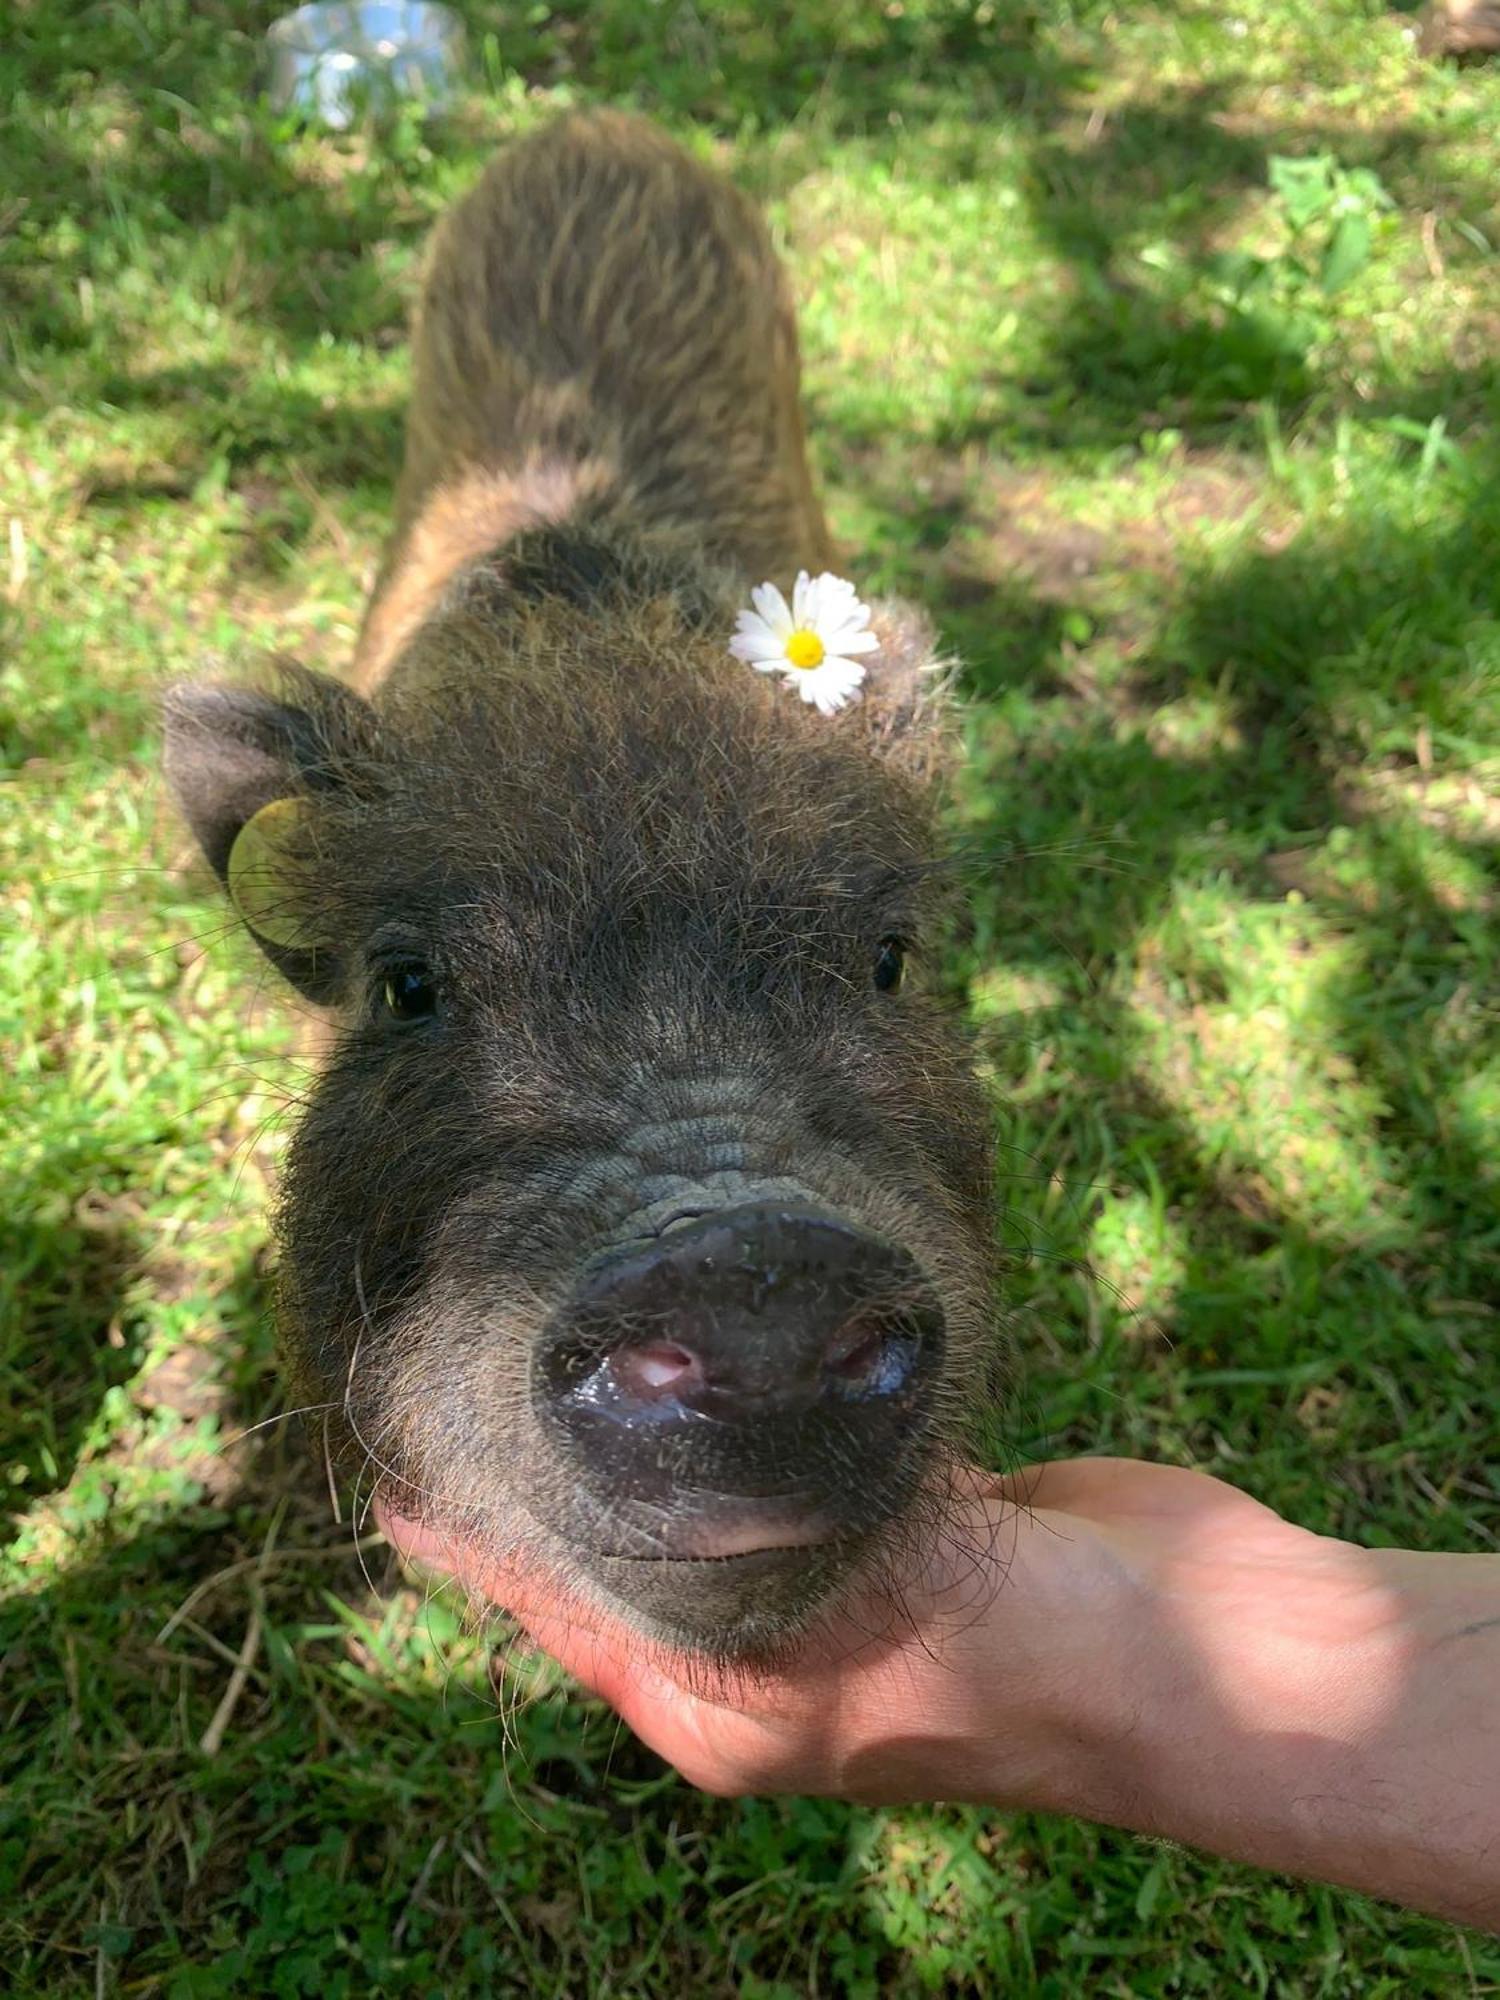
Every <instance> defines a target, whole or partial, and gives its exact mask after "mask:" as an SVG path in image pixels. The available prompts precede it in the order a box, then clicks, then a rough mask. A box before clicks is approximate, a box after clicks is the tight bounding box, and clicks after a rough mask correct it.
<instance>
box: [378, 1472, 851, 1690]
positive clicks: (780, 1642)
mask: <svg viewBox="0 0 1500 2000" xmlns="http://www.w3.org/2000/svg"><path fill="white" fill-rule="evenodd" d="M376 1514H377V1519H378V1521H379V1523H380V1527H381V1529H382V1532H383V1533H384V1534H385V1535H386V1537H387V1539H388V1540H389V1541H391V1542H392V1543H393V1544H394V1545H395V1547H396V1548H397V1550H398V1551H399V1553H400V1554H401V1555H402V1557H403V1558H404V1559H405V1560H407V1561H410V1562H415V1563H417V1564H420V1565H422V1566H424V1567H426V1568H430V1569H435V1570H440V1571H442V1572H444V1573H445V1574H447V1575H451V1576H453V1577H455V1578H456V1579H457V1580H458V1581H459V1583H460V1584H462V1585H463V1586H464V1588H466V1589H467V1590H468V1591H470V1592H471V1593H472V1594H473V1595H475V1596H478V1597H484V1598H488V1599H490V1600H491V1601H492V1602H494V1603H495V1604H496V1605H497V1606H498V1607H499V1608H500V1609H503V1610H511V1611H515V1612H517V1613H518V1614H519V1615H520V1616H521V1617H522V1619H523V1622H524V1621H525V1619H526V1617H527V1614H528V1612H529V1611H530V1610H531V1609H532V1608H533V1607H536V1608H539V1609H543V1610H551V1609H554V1608H555V1606H556V1604H557V1603H560V1602H564V1601H568V1600H571V1601H573V1602H574V1603H580V1604H582V1605H584V1606H592V1607H593V1611H594V1614H595V1615H596V1616H598V1617H599V1618H600V1620H601V1621H607V1622H609V1623H614V1624H618V1625H620V1626H623V1627H625V1628H628V1629H629V1630H631V1631H633V1632H635V1633H637V1634H639V1635H641V1636H642V1637H644V1638H646V1639H649V1640H652V1641H655V1642H658V1643H661V1644H664V1645H666V1646H667V1647H669V1648H671V1649H672V1650H673V1651H675V1652H679V1653H685V1654H690V1655H695V1656H697V1657H699V1658H701V1659H704V1660H707V1661H717V1662H723V1663H726V1664H736V1665H754V1664H755V1663H757V1662H768V1663H769V1662H770V1661H772V1660H781V1659H785V1658H786V1657H788V1656H789V1655H790V1654H791V1653H793V1652H795V1650H796V1648H797V1646H798V1644H799V1643H800V1642H801V1640H802V1639H803V1638H804V1637H805V1636H806V1635H807V1634H808V1633H809V1632H810V1630H811V1629H812V1628H813V1626H814V1625H815V1624H816V1623H817V1622H818V1618H819V1614H820V1613H821V1612H822V1611H823V1610H824V1609H825V1608H827V1607H828V1606H829V1604H830V1603H831V1601H832V1600H833V1599H834V1598H835V1597H837V1596H838V1595H839V1594H840V1587H841V1586H842V1585H843V1584H845V1583H847V1581H848V1580H849V1578H850V1576H851V1573H852V1572H853V1571H854V1570H855V1569H857V1568H858V1567H859V1565H860V1557H861V1554H862V1550H861V1547H860V1546H859V1544H857V1543H855V1542H851V1540H850V1539H849V1537H848V1536H847V1534H846V1535H835V1534H832V1533H821V1532H820V1530H821V1529H822V1527H823V1525H824V1524H823V1523H821V1522H820V1521H819V1519H818V1518H817V1517H816V1516H809V1515H808V1514H806V1513H798V1514H795V1515H793V1514H790V1513H786V1514H777V1513H775V1512H773V1511H770V1510H767V1509H765V1508H764V1507H756V1508H755V1509H754V1510H753V1511H748V1512H747V1511H744V1510H739V1511H738V1512H731V1511H725V1512H724V1513H723V1514H722V1515H720V1516H718V1517H717V1518H711V1519H705V1518H703V1517H701V1516H700V1517H698V1518H695V1519H694V1521H693V1522H692V1523H691V1524H690V1525H685V1526H684V1527H683V1529H682V1530H681V1532H680V1533H679V1534H677V1535H674V1536H673V1537H672V1538H671V1539H670V1541H669V1542H666V1543H665V1545H660V1546H658V1547H656V1548H654V1549H652V1550H649V1551H648V1550H646V1549H644V1548H643V1547H641V1546H640V1545H639V1544H638V1543H636V1544H634V1545H627V1544H625V1543H621V1544H619V1545H614V1546H612V1545H610V1544H609V1543H608V1542H606V1541H602V1540H601V1541H598V1542H590V1543H588V1544H584V1543H581V1542H579V1541H576V1540H574V1539H572V1538H571V1537H567V1536H563V1535H560V1534H558V1533H557V1531H556V1530H555V1529H552V1528H549V1527H547V1526H544V1525H543V1524H542V1523H541V1522H539V1521H537V1520H535V1519H534V1518H532V1517H530V1516H526V1517H525V1519H524V1525H523V1524H521V1523H519V1522H518V1523H517V1528H518V1532H516V1533H515V1534H514V1536H513V1538H512V1539H510V1543H509V1552H508V1553H507V1555H506V1557H505V1558H504V1560H503V1561H502V1562H499V1563H497V1562H496V1561H495V1560H494V1558H493V1557H492V1556H491V1555H490V1554H489V1553H488V1552H487V1550H486V1549H485V1548H484V1547H483V1545H482V1543H481V1542H480V1541H479V1540H477V1539H476V1540H473V1541H470V1540H469V1539H468V1538H467V1537H466V1536H464V1535H462V1534H454V1533H453V1532H451V1531H445V1530H443V1529H442V1528H440V1527H436V1526H432V1525H424V1524H422V1523H419V1522H417V1521H415V1520H413V1519H411V1518H410V1517H408V1516H405V1515H402V1514H399V1513H397V1512H395V1511H394V1510H393V1509H392V1508H391V1507H390V1506H389V1505H388V1504H382V1503H377V1508H376Z"/></svg>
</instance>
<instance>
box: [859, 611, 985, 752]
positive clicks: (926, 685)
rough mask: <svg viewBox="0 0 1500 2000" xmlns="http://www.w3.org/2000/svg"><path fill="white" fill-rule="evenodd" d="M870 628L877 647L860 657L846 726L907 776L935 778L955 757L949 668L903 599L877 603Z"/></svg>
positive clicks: (926, 625) (923, 620)
mask: <svg viewBox="0 0 1500 2000" xmlns="http://www.w3.org/2000/svg"><path fill="white" fill-rule="evenodd" d="M870 623H871V626H872V627H873V629H874V632H875V634H876V637H877V638H878V639H879V640H880V648H879V651H878V652H874V653H870V654H867V655H866V657H865V660H864V667H865V678H864V684H863V686H862V687H861V688H860V691H859V701H858V703H857V704H855V705H854V706H852V707H851V708H850V709H848V710H847V711H846V713H847V715H848V716H849V722H850V726H851V728H853V729H857V730H863V731H864V732H865V734H866V735H867V736H868V738H869V740H870V747H871V748H872V749H873V750H874V751H876V753H877V754H878V755H880V756H882V757H886V758H888V759H889V760H890V761H891V762H892V763H893V764H898V765H899V766H900V767H901V769H902V770H904V771H906V772H908V773H909V774H910V775H911V776H912V777H915V778H919V779H930V778H935V777H937V776H939V775H940V774H941V773H942V772H943V771H945V770H946V769H947V768H948V767H949V766H950V765H951V763H952V762H953V759H954V757H955V755H956V752H957V740H958V731H957V724H956V717H955V713H954V708H953V703H952V700H951V697H950V684H951V681H952V666H951V663H949V662H947V661H945V660H944V658H943V655H942V653H941V650H940V649H939V646H938V641H937V634H936V633H935V632H934V631H933V628H932V625H931V623H930V622H929V620H928V619H927V617H926V615H925V614H924V613H923V612H921V611H919V610H918V609H917V608H916V606H915V605H914V604H908V603H906V602H905V601H904V600H903V599H902V598H899V597H883V598H878V599H876V601H875V602H874V604H872V605H871V607H870Z"/></svg>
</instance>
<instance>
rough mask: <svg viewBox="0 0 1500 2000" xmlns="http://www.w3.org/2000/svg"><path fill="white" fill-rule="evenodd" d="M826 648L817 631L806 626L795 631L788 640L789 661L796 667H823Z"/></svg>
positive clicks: (787, 655)
mask: <svg viewBox="0 0 1500 2000" xmlns="http://www.w3.org/2000/svg"><path fill="white" fill-rule="evenodd" d="M824 650H825V649H824V645H823V641H822V640H821V639H820V638H819V637H818V635H817V633H816V632H809V631H807V630H806V629H805V628H804V630H802V631H800V632H793V633H792V635H791V637H790V638H789V639H788V640H787V642H786V657H787V661H788V664H789V665H791V666H794V667H802V668H804V669H808V668H811V667H821V666H822V664H823V653H824Z"/></svg>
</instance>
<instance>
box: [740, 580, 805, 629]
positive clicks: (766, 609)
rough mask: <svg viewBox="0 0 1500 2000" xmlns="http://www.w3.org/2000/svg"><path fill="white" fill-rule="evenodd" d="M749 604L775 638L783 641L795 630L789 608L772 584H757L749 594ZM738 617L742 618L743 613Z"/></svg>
mask: <svg viewBox="0 0 1500 2000" xmlns="http://www.w3.org/2000/svg"><path fill="white" fill-rule="evenodd" d="M750 602H751V603H752V604H753V605H754V606H755V608H756V610H757V611H758V612H759V613H760V615H761V617H762V619H763V620H764V621H765V623H766V625H767V627H768V628H769V629H770V630H771V631H772V632H774V633H775V634H776V636H777V638H779V639H784V638H785V637H786V636H787V634H788V633H789V632H791V631H793V630H794V629H795V627H794V625H793V621H792V613H791V608H790V606H789V605H788V604H787V601H786V599H785V598H784V597H783V596H782V594H781V592H780V591H779V590H778V589H777V588H776V586H775V584H774V583H758V584H757V585H756V586H755V588H754V590H752V591H751V593H750ZM740 616H741V617H742V618H743V617H744V616H745V613H744V612H743V611H742V612H741V613H740Z"/></svg>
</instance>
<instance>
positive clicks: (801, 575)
mask: <svg viewBox="0 0 1500 2000" xmlns="http://www.w3.org/2000/svg"><path fill="white" fill-rule="evenodd" d="M815 603H816V591H815V587H814V584H813V581H812V578H811V577H810V576H809V575H808V573H807V571H806V570H805V569H799V570H798V572H797V581H796V583H795V584H794V585H793V586H792V624H793V626H794V627H795V629H796V630H797V631H799V632H800V631H801V630H802V629H803V627H804V626H808V625H813V624H815V623H816V618H815V612H814V606H815Z"/></svg>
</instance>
